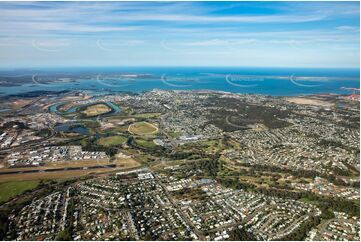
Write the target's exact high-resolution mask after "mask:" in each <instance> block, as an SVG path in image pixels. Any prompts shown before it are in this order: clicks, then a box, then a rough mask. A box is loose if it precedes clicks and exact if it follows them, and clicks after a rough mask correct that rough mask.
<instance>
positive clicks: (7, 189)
mask: <svg viewBox="0 0 361 242" xmlns="http://www.w3.org/2000/svg"><path fill="white" fill-rule="evenodd" d="M38 185H39V181H38V180H35V181H10V182H3V183H0V202H5V201H8V200H9V199H11V198H13V197H15V196H17V195H19V194H21V193H23V192H25V191H27V190H31V189H33V188H35V187H37V186H38Z"/></svg>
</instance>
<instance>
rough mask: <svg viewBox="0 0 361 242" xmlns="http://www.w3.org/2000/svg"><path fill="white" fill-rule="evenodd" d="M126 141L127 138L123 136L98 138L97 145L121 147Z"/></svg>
mask: <svg viewBox="0 0 361 242" xmlns="http://www.w3.org/2000/svg"><path fill="white" fill-rule="evenodd" d="M126 141H127V138H125V137H124V136H120V135H116V136H110V137H105V138H100V139H99V140H98V144H100V145H103V146H107V147H109V146H113V145H121V144H123V143H125V142H126Z"/></svg>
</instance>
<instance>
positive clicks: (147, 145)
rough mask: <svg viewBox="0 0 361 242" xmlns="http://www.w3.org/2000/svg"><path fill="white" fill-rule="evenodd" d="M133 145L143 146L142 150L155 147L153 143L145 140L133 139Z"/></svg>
mask: <svg viewBox="0 0 361 242" xmlns="http://www.w3.org/2000/svg"><path fill="white" fill-rule="evenodd" d="M135 143H137V145H139V146H143V147H144V148H154V147H156V146H157V145H156V144H155V143H154V142H153V141H150V140H149V141H148V140H145V139H135Z"/></svg>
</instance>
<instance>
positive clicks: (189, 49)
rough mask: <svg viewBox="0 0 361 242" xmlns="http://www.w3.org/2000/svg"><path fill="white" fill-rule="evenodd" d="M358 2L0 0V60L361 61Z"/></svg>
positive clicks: (3, 63) (14, 63)
mask: <svg viewBox="0 0 361 242" xmlns="http://www.w3.org/2000/svg"><path fill="white" fill-rule="evenodd" d="M359 12H360V6H359V3H358V2H263V3H262V2H0V29H1V34H0V68H30V67H65V66H73V67H77V66H79V67H86V66H219V67H224V66H244V67H329V68H336V67H338V68H359V65H360V63H359V58H360V55H359V51H360V49H359V40H360V24H359V22H360V19H359V14H360V13H359Z"/></svg>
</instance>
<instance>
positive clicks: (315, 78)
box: [0, 67, 360, 96]
mask: <svg viewBox="0 0 361 242" xmlns="http://www.w3.org/2000/svg"><path fill="white" fill-rule="evenodd" d="M19 72H20V71H19ZM24 73H25V74H24ZM39 73H41V74H37V71H24V70H23V71H21V73H20V75H33V74H35V79H33V83H30V84H29V83H28V84H24V85H21V86H13V87H4V86H1V87H0V95H1V96H4V95H9V94H20V93H26V92H30V91H61V90H89V91H93V92H95V93H104V92H105V93H108V92H118V91H129V92H135V93H141V92H144V91H149V90H152V89H156V88H157V89H164V90H216V91H225V92H234V93H249V94H265V95H274V96H295V95H307V94H317V93H339V94H350V93H352V92H353V90H350V89H344V88H345V87H346V88H358V89H359V88H360V76H359V69H316V68H214V67H202V68H200V67H199V68H191V67H178V68H175V67H168V68H167V67H162V68H159V67H157V68H155V67H147V68H145V67H143V68H135V67H127V68H120V67H119V68H116V67H112V68H89V69H87V68H63V69H43V70H41V71H40V72H39ZM44 73H45V74H44ZM51 73H57V75H59V73H60V74H61V73H78V74H84V73H86V74H92V75H94V78H93V79H91V80H89V79H87V80H84V79H78V80H76V81H75V82H60V83H50V84H47V83H41V82H40V81H37V79H36V77H37V76H41V75H51ZM119 74H122V75H123V76H121V77H120V76H119ZM2 75H3V76H6V75H5V74H4V73H3V72H0V81H1V76H2ZM17 75H19V73H17ZM135 75H141V76H137V77H136V76H135ZM7 76H9V74H7ZM34 80H35V81H34ZM357 93H358V92H357Z"/></svg>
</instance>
